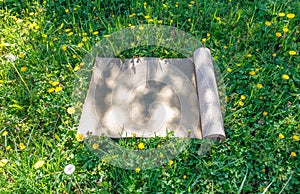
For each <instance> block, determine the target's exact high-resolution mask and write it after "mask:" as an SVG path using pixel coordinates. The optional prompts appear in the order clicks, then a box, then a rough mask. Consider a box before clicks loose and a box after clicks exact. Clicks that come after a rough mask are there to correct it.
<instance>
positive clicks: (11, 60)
mask: <svg viewBox="0 0 300 194" xmlns="http://www.w3.org/2000/svg"><path fill="white" fill-rule="evenodd" d="M16 59H17V57H16V56H15V55H13V54H9V55H8V56H7V60H8V61H9V62H14V61H15V60H16Z"/></svg>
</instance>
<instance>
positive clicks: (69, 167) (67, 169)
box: [64, 164, 75, 175]
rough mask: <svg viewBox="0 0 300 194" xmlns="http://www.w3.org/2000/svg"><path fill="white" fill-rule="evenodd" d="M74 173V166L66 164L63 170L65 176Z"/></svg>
mask: <svg viewBox="0 0 300 194" xmlns="http://www.w3.org/2000/svg"><path fill="white" fill-rule="evenodd" d="M74 171H75V166H74V165H73V164H68V165H67V166H66V167H65V168H64V172H65V174H66V175H71V174H73V172H74Z"/></svg>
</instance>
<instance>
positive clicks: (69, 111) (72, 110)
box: [67, 107, 75, 115]
mask: <svg viewBox="0 0 300 194" xmlns="http://www.w3.org/2000/svg"><path fill="white" fill-rule="evenodd" d="M67 113H68V114H70V115H71V114H74V113H75V108H73V107H69V108H68V109H67Z"/></svg>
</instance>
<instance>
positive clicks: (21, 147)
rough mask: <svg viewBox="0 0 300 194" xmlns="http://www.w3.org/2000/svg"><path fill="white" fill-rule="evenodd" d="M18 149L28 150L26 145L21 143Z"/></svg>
mask: <svg viewBox="0 0 300 194" xmlns="http://www.w3.org/2000/svg"><path fill="white" fill-rule="evenodd" d="M18 147H19V149H20V150H24V149H25V148H26V145H25V144H24V143H20V144H19V146H18Z"/></svg>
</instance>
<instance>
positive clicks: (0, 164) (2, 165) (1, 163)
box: [0, 159, 8, 167]
mask: <svg viewBox="0 0 300 194" xmlns="http://www.w3.org/2000/svg"><path fill="white" fill-rule="evenodd" d="M7 163H8V160H7V159H2V160H0V167H4V166H5V165H6V164H7Z"/></svg>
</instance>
